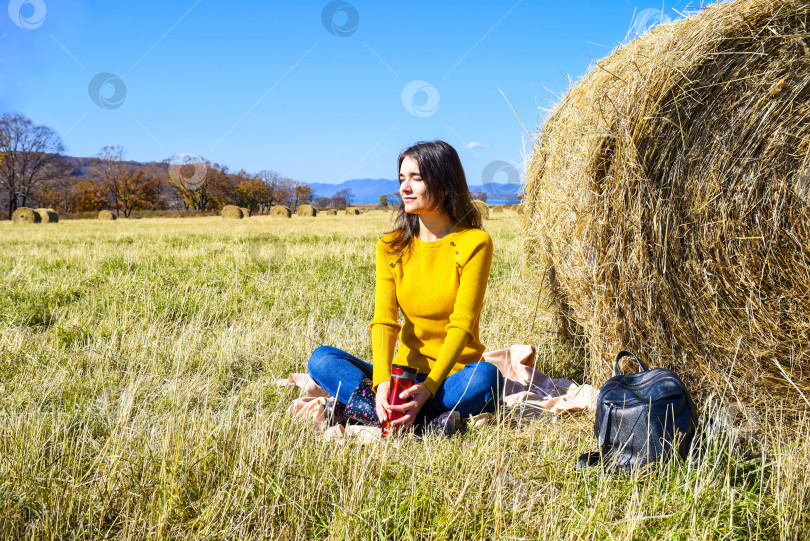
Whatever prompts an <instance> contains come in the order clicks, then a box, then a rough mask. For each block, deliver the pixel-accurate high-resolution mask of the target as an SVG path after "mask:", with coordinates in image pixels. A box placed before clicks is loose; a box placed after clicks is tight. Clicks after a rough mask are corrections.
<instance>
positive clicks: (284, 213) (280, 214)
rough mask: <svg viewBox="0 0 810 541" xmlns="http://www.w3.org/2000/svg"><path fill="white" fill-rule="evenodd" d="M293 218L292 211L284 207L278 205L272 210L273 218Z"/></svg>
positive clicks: (271, 215)
mask: <svg viewBox="0 0 810 541" xmlns="http://www.w3.org/2000/svg"><path fill="white" fill-rule="evenodd" d="M290 216H292V211H290V209H289V208H287V207H285V206H284V205H276V206H274V207H273V208H271V209H270V217H271V218H289V217H290Z"/></svg>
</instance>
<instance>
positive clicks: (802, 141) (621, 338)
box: [518, 0, 810, 408]
mask: <svg viewBox="0 0 810 541" xmlns="http://www.w3.org/2000/svg"><path fill="white" fill-rule="evenodd" d="M808 21H810V3H808V2H806V1H795V0H794V1H785V0H780V1H774V0H736V1H731V2H723V3H718V4H714V5H713V6H711V7H709V8H708V9H706V10H705V11H703V12H702V13H700V14H699V15H695V16H692V17H689V18H685V19H682V20H679V21H677V22H675V23H672V24H667V25H664V26H659V27H657V28H655V29H653V30H651V31H649V32H647V33H646V34H644V35H643V36H641V37H640V38H638V39H636V40H635V41H633V42H631V43H629V44H627V45H626V46H624V47H622V48H620V49H617V50H616V51H614V52H613V53H612V54H611V55H610V56H608V57H607V58H605V59H603V60H602V61H600V62H598V63H597V66H595V67H593V68H592V69H591V70H590V71H589V72H588V74H586V75H585V77H584V78H583V79H582V81H581V82H579V83H578V84H577V85H576V86H575V87H574V88H572V89H571V90H570V91H569V92H568V94H567V95H566V96H565V97H564V98H563V100H562V101H561V102H560V103H559V104H558V105H557V106H556V107H555V108H554V110H553V111H552V112H551V114H550V115H549V117H548V119H547V120H546V122H545V123H544V125H543V127H542V131H541V133H540V135H539V137H538V139H537V141H536V142H535V145H534V148H533V151H532V158H531V164H530V166H529V169H528V171H527V182H526V187H525V191H524V193H525V199H524V204H523V205H522V206H521V207H522V208H523V209H524V210H525V211H526V214H525V216H524V218H523V226H524V229H525V232H526V241H527V242H526V246H527V249H528V254H527V258H528V264H529V268H531V269H533V272H534V275H535V277H536V278H537V280H538V282H541V283H543V289H542V291H543V293H544V294H545V295H546V297H545V299H546V301H547V302H548V304H547V306H548V307H549V312H548V314H549V315H551V316H554V319H555V320H556V322H557V325H556V329H555V330H556V332H557V333H558V336H560V337H561V338H563V339H564V341H565V342H566V343H568V344H571V345H573V346H575V347H574V349H573V351H578V352H580V353H582V354H583V356H582V360H583V361H584V363H585V369H586V377H587V379H589V380H590V381H591V382H592V383H594V384H597V385H601V384H602V383H603V382H604V381H605V380H606V379H607V378H608V377H609V376H610V375H611V374H610V371H611V363H610V361H611V359H612V357H613V356H614V355H615V354H616V352H617V351H619V350H620V349H623V348H630V349H633V350H636V351H638V352H640V353H642V354H644V356H646V357H647V358H648V359H649V361H650V362H651V364H653V365H655V366H665V365H669V364H672V365H673V366H674V367H675V369H676V370H677V371H678V372H679V374H681V375H682V376H684V377H685V379H686V380H687V384H688V385H689V386H690V389H691V390H692V391H693V392H695V393H696V394H697V395H698V396H699V397H706V396H707V395H708V394H710V393H717V394H720V395H723V396H725V397H727V399H729V398H730V399H731V400H736V399H740V400H746V401H750V400H753V399H754V398H755V397H756V401H757V402H758V403H767V402H768V401H769V400H772V399H773V398H786V397H787V396H788V395H790V400H796V401H797V402H798V403H800V404H802V406H801V407H802V408H803V407H804V401H803V400H802V399H800V398H799V397H798V395H797V394H796V391H795V390H794V387H793V385H794V384H795V385H797V386H798V387H799V388H801V389H802V391H803V393H804V395H805V396H806V397H807V398H808V399H810V377H808V375H809V374H808V371H810V295H808V294H807V290H808V286H810V250H808V248H807V242H808V239H810V186H809V185H810V169H809V168H808V166H810V91H809V90H810V86H808V82H809V81H810V50H808V48H810V40H809V39H808V38H807V36H808V31H810V28H808ZM521 207H519V209H520V208H521ZM518 212H520V210H518ZM777 363H779V364H777ZM780 366H781V368H780ZM782 369H784V372H785V373H783V372H782ZM785 374H787V375H789V378H790V380H791V381H792V382H793V383H790V381H788V378H787V377H786V375H785Z"/></svg>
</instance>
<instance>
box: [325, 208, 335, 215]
mask: <svg viewBox="0 0 810 541" xmlns="http://www.w3.org/2000/svg"><path fill="white" fill-rule="evenodd" d="M326 215H327V216H337V210H335V209H329V210H327V211H326Z"/></svg>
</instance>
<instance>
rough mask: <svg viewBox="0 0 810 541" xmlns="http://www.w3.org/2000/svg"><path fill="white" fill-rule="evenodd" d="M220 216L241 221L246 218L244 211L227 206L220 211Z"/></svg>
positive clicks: (233, 206) (234, 206)
mask: <svg viewBox="0 0 810 541" xmlns="http://www.w3.org/2000/svg"><path fill="white" fill-rule="evenodd" d="M219 214H220V216H222V217H223V218H228V219H235V220H241V219H242V218H243V217H244V216H243V214H242V210H241V209H240V208H239V207H237V206H236V205H225V206H224V207H222V210H221V211H220V213H219Z"/></svg>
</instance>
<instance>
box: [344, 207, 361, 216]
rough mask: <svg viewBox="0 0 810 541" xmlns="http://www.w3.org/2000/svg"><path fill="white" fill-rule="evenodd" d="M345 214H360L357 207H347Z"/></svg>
mask: <svg viewBox="0 0 810 541" xmlns="http://www.w3.org/2000/svg"><path fill="white" fill-rule="evenodd" d="M346 214H347V215H348V216H357V215H358V214H360V210H359V209H358V208H357V207H349V208H347V209H346Z"/></svg>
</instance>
